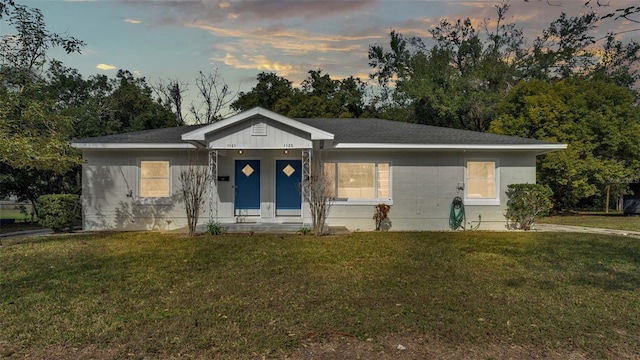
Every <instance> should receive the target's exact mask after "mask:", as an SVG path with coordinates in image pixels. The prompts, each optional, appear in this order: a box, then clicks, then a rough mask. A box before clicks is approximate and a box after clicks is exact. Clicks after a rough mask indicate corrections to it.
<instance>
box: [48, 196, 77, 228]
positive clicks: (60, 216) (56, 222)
mask: <svg viewBox="0 0 640 360" xmlns="http://www.w3.org/2000/svg"><path fill="white" fill-rule="evenodd" d="M37 206H38V222H39V223H40V225H42V226H43V227H47V228H51V229H53V231H55V232H60V231H62V230H65V229H67V230H68V231H71V230H72V229H73V225H74V224H75V223H76V221H77V220H78V219H80V197H79V196H78V195H74V194H53V195H42V196H40V197H39V198H38V200H37Z"/></svg>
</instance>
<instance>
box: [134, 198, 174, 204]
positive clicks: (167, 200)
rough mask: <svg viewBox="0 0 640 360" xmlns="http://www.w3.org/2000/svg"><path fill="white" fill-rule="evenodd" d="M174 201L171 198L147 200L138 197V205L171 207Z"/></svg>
mask: <svg viewBox="0 0 640 360" xmlns="http://www.w3.org/2000/svg"><path fill="white" fill-rule="evenodd" d="M171 204H173V201H172V200H171V198H168V197H167V198H145V197H137V198H136V205H171Z"/></svg>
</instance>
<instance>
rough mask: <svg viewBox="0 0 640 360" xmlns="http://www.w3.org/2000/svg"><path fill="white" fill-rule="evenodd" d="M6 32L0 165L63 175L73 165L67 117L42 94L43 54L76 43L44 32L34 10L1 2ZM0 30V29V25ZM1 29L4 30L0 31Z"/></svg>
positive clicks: (1, 56)
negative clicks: (13, 31) (7, 31)
mask: <svg viewBox="0 0 640 360" xmlns="http://www.w3.org/2000/svg"><path fill="white" fill-rule="evenodd" d="M2 11H4V14H5V15H6V18H5V17H3V20H4V19H6V21H7V25H8V26H7V27H6V28H8V29H14V30H15V33H11V34H10V33H7V34H5V35H2V36H1V38H0V78H2V79H3V81H2V83H1V84H0V132H2V133H3V134H5V136H3V137H2V138H1V139H0V162H4V163H6V164H9V165H10V166H12V167H14V168H36V169H44V170H53V171H56V172H60V173H62V172H65V171H67V170H68V169H69V168H70V167H71V166H72V165H73V164H74V163H76V162H77V161H78V156H77V154H76V153H75V152H74V151H73V150H72V149H71V148H70V147H69V145H68V143H67V141H66V139H67V138H68V135H69V132H70V130H71V119H70V118H68V117H66V116H64V115H61V114H59V113H58V112H57V109H56V103H55V102H54V101H52V100H51V99H49V98H47V97H46V96H45V95H44V92H43V90H44V87H45V84H44V81H43V79H42V76H41V74H42V72H43V68H44V65H45V63H46V60H47V58H46V53H47V50H48V49H50V48H52V47H62V48H63V49H64V50H65V51H66V52H68V53H72V52H79V51H80V48H81V47H82V46H83V43H82V41H80V40H78V39H76V38H73V37H70V36H66V35H60V34H56V33H51V32H49V31H48V30H47V29H46V25H45V22H44V17H43V15H42V13H41V12H40V11H39V10H38V9H34V8H29V7H26V6H23V5H14V4H13V3H12V2H4V3H3V9H2ZM0 26H1V25H0ZM3 28H5V27H3Z"/></svg>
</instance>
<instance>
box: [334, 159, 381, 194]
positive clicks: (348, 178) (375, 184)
mask: <svg viewBox="0 0 640 360" xmlns="http://www.w3.org/2000/svg"><path fill="white" fill-rule="evenodd" d="M323 171H324V176H325V179H326V180H327V183H328V192H329V194H330V196H332V197H334V198H335V199H337V200H390V195H391V192H390V186H391V181H390V171H389V163H382V162H325V163H324V169H323Z"/></svg>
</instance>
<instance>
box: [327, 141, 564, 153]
mask: <svg viewBox="0 0 640 360" xmlns="http://www.w3.org/2000/svg"><path fill="white" fill-rule="evenodd" d="M566 148H567V144H505V145H498V144H380V143H338V144H336V145H334V146H333V149H384V150H394V149H395V150H483V151H487V150H499V151H505V150H525V151H536V152H537V153H538V154H545V153H548V152H552V151H557V150H563V149H566Z"/></svg>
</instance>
